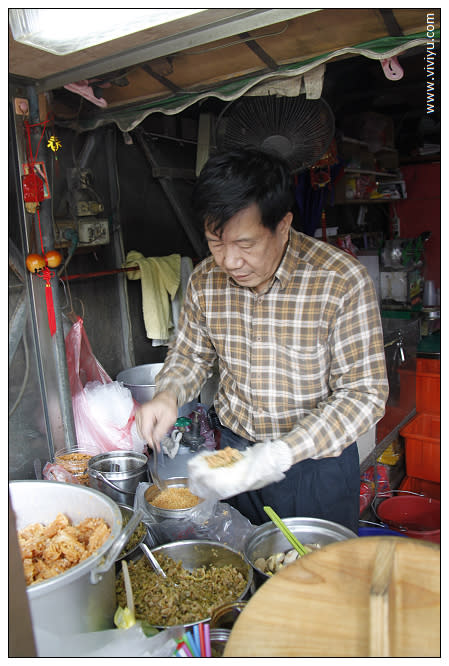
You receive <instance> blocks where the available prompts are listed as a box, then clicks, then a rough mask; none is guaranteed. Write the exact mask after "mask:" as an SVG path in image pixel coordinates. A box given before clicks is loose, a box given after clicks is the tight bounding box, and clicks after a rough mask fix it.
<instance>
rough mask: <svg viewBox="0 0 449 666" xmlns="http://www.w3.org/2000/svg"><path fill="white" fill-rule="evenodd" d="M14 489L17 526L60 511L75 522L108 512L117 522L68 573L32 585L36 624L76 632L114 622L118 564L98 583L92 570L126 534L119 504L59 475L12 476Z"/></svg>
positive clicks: (43, 519)
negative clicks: (45, 477) (58, 478)
mask: <svg viewBox="0 0 449 666" xmlns="http://www.w3.org/2000/svg"><path fill="white" fill-rule="evenodd" d="M9 493H10V497H11V505H12V508H13V510H14V513H15V518H16V527H17V530H21V529H23V528H24V527H26V526H27V525H31V524H33V523H45V524H47V523H50V522H52V521H53V520H54V519H55V518H56V514H57V513H63V514H65V515H66V516H67V517H68V518H69V519H70V520H71V521H72V522H74V523H75V524H77V523H79V522H80V521H81V520H83V519H84V518H90V517H95V518H104V520H105V521H106V522H107V523H108V524H109V526H110V527H111V536H110V537H109V539H108V540H107V541H106V542H105V543H104V544H103V545H102V546H101V548H99V549H98V551H97V552H96V553H95V554H94V555H91V556H90V557H89V558H87V559H86V560H84V561H83V562H81V563H80V564H77V565H75V566H74V567H72V568H71V569H68V570H67V571H66V572H65V573H62V574H59V575H58V576H55V577H54V578H50V579H48V580H47V581H45V582H42V583H35V584H34V585H30V586H28V587H27V596H28V602H29V606H30V613H31V619H32V624H33V628H34V630H35V631H36V630H39V629H42V630H44V631H46V632H50V633H52V634H56V635H63V634H72V635H73V634H78V633H84V632H88V631H100V630H103V629H109V628H113V626H114V625H113V618H114V613H115V610H116V605H115V567H112V568H111V569H110V570H109V571H107V572H106V573H103V574H102V576H101V577H100V578H99V580H98V582H96V583H92V580H91V573H92V572H94V571H95V570H96V569H97V568H99V567H100V566H101V565H102V564H103V562H104V559H105V556H106V555H107V553H108V551H109V550H110V549H111V547H112V546H113V545H114V544H115V542H116V540H117V539H118V537H119V536H120V533H121V529H122V514H121V512H120V508H119V507H118V505H117V504H116V503H115V502H113V501H112V499H110V498H109V497H107V496H106V495H103V493H100V492H98V491H97V490H93V489H91V488H86V487H85V486H82V485H75V484H70V483H60V482H58V481H11V483H10V484H9Z"/></svg>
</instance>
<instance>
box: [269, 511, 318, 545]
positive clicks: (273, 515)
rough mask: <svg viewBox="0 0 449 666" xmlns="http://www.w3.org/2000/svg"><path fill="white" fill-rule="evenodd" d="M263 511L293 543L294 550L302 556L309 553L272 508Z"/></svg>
mask: <svg viewBox="0 0 449 666" xmlns="http://www.w3.org/2000/svg"><path fill="white" fill-rule="evenodd" d="M263 510H264V511H265V513H266V514H267V516H268V517H269V518H271V520H272V521H273V523H274V524H275V525H276V527H278V528H279V529H280V530H281V532H282V534H283V535H284V536H285V538H286V539H287V540H288V541H289V542H290V543H291V545H292V546H293V548H294V549H295V550H297V551H298V553H299V554H300V555H306V554H307V553H308V552H309V551H308V550H307V549H306V548H304V546H303V545H302V543H301V542H300V541H298V539H297V538H296V537H295V535H294V534H292V532H290V530H289V529H288V527H287V525H285V523H283V522H282V520H281V519H280V518H279V516H278V515H277V513H276V512H275V511H274V510H273V509H272V508H271V506H264V508H263Z"/></svg>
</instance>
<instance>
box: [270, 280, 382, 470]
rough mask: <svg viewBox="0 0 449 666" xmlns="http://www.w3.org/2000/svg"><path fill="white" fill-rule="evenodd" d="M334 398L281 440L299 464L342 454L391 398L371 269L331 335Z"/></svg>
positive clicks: (345, 302) (350, 294)
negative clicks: (290, 448)
mask: <svg viewBox="0 0 449 666" xmlns="http://www.w3.org/2000/svg"><path fill="white" fill-rule="evenodd" d="M329 353H330V359H331V361H330V371H329V380H328V382H329V391H330V393H329V396H328V397H327V398H326V399H324V400H322V401H321V402H319V403H318V404H317V406H316V408H315V409H313V410H311V411H310V412H309V413H308V414H307V415H306V416H305V417H304V418H302V419H301V420H300V421H299V422H298V425H297V426H295V427H294V428H293V429H292V430H291V431H290V432H289V433H287V434H285V435H283V436H282V437H281V439H282V440H283V441H285V442H287V443H288V444H289V445H290V446H291V447H292V449H293V459H294V462H295V463H296V462H299V461H300V460H305V459H307V458H323V457H329V456H338V455H340V454H341V452H342V451H343V450H344V449H345V448H346V447H347V446H349V445H350V444H352V443H353V442H355V441H356V440H357V437H359V436H360V435H362V434H364V433H365V432H366V431H367V430H369V428H370V427H371V426H372V425H374V424H375V423H377V421H378V420H379V419H380V418H382V416H383V414H384V411H385V403H386V400H387V398H388V379H387V372H386V364H385V353H384V341H383V332H382V324H381V319H380V313H379V307H378V302H377V295H376V292H375V289H374V284H373V282H372V280H371V278H370V276H369V274H368V272H367V271H364V270H362V271H360V273H359V275H358V279H357V280H353V282H352V286H350V287H349V289H348V290H347V292H346V293H345V295H344V297H343V298H342V302H341V304H340V307H339V308H338V310H337V314H336V317H335V322H334V326H333V329H332V331H331V334H330V336H329Z"/></svg>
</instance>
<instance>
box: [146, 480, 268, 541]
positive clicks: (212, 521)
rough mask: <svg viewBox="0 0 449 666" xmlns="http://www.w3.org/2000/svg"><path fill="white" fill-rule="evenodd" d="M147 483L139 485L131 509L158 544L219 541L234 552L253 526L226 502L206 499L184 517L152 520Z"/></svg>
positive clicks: (153, 518)
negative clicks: (138, 511)
mask: <svg viewBox="0 0 449 666" xmlns="http://www.w3.org/2000/svg"><path fill="white" fill-rule="evenodd" d="M149 486H150V484H148V483H139V485H138V486H137V490H136V496H135V499H134V509H135V510H137V509H141V510H142V512H143V522H144V523H146V524H147V525H149V526H150V529H151V532H152V534H153V536H154V537H155V539H156V541H157V542H158V544H164V543H169V542H172V541H182V540H186V539H187V540H188V539H207V540H208V541H219V542H220V543H222V544H223V545H225V546H229V548H233V549H234V550H236V551H241V550H242V544H243V543H244V541H245V539H246V538H247V537H248V536H249V535H250V534H251V533H252V531H253V530H254V529H255V526H254V525H253V524H252V523H251V522H250V521H249V520H248V519H247V518H245V516H242V514H241V513H240V512H239V511H237V509H234V507H232V506H230V504H227V503H226V502H217V501H215V500H213V501H212V500H208V501H204V502H201V503H200V504H198V505H197V506H196V507H193V508H192V509H191V511H189V515H188V516H186V517H185V518H165V519H162V520H159V521H158V520H156V519H155V517H154V516H153V515H152V514H151V512H150V510H149V508H148V503H147V501H146V500H145V497H144V494H145V491H146V490H147V488H149Z"/></svg>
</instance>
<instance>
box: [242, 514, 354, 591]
mask: <svg viewBox="0 0 449 666" xmlns="http://www.w3.org/2000/svg"><path fill="white" fill-rule="evenodd" d="M282 520H283V522H284V523H285V524H286V525H287V527H288V528H289V530H290V531H291V532H293V534H294V535H295V536H296V537H297V539H298V540H299V541H300V542H301V543H302V544H303V545H304V546H306V545H308V544H317V545H318V546H319V547H322V546H326V545H327V544H328V543H333V542H334V541H345V540H346V539H354V538H357V534H355V533H354V532H352V531H351V530H350V529H348V528H347V527H344V526H343V525H338V524H337V523H333V522H331V521H330V520H322V519H320V518H283V519H282ZM291 548H292V546H291V544H290V543H289V541H287V539H286V538H285V536H284V535H283V534H282V532H281V531H280V529H278V528H277V527H276V525H274V524H273V523H272V522H271V521H270V522H268V523H263V525H259V526H258V527H256V529H255V530H254V531H253V532H251V534H250V535H249V536H248V537H247V539H246V542H245V544H244V555H245V558H246V560H247V562H249V564H251V566H252V567H253V568H254V570H255V572H256V577H255V578H256V582H258V583H261V582H264V581H265V580H267V578H269V576H268V575H267V574H265V573H264V572H263V571H262V570H261V569H258V568H257V567H256V566H254V562H255V561H256V560H257V558H259V557H263V558H264V559H267V558H268V557H270V555H275V554H276V553H280V552H285V551H287V550H291Z"/></svg>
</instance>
